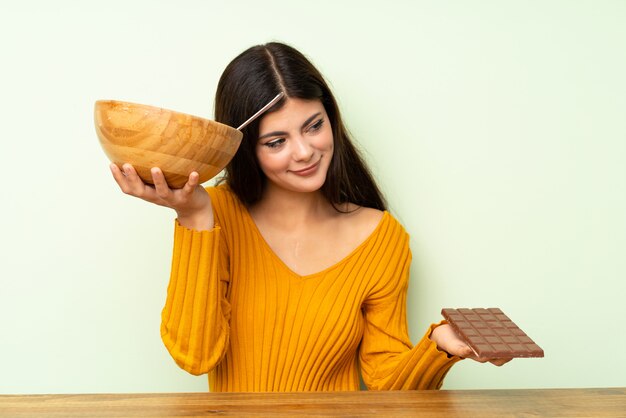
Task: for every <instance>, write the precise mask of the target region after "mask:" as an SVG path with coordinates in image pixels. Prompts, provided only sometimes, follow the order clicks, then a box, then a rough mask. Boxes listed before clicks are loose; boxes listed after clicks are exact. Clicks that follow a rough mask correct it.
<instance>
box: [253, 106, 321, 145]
mask: <svg viewBox="0 0 626 418" xmlns="http://www.w3.org/2000/svg"><path fill="white" fill-rule="evenodd" d="M321 114H322V112H317V113H316V114H314V115H312V116H311V117H309V118H308V119H307V120H305V121H304V123H303V124H302V128H304V127H306V126H307V125H308V124H309V123H311V122H313V120H314V119H315V118H316V117H318V116H319V115H321ZM280 135H287V132H285V131H273V132H268V133H266V134H263V135H261V136H260V137H259V139H263V138H267V137H270V136H280Z"/></svg>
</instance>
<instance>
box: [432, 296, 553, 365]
mask: <svg viewBox="0 0 626 418" xmlns="http://www.w3.org/2000/svg"><path fill="white" fill-rule="evenodd" d="M441 314H442V315H443V317H444V318H445V319H446V320H447V321H448V323H449V324H450V325H452V328H454V330H455V331H456V332H457V333H458V335H459V337H461V338H462V339H463V340H465V342H466V343H467V344H468V345H469V346H470V347H471V348H472V350H474V352H475V353H476V355H477V356H478V357H482V358H517V357H543V350H542V349H541V347H539V346H538V345H537V344H535V342H534V341H533V340H532V339H530V337H529V336H528V335H526V333H525V332H524V331H522V330H521V329H520V328H519V327H518V326H517V325H515V323H513V321H511V320H510V319H509V317H508V316H506V315H505V314H504V312H502V311H501V310H500V309H498V308H489V309H484V308H474V309H468V308H460V309H451V308H444V309H442V310H441Z"/></svg>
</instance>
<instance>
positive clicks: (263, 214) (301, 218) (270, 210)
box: [250, 185, 336, 228]
mask: <svg viewBox="0 0 626 418" xmlns="http://www.w3.org/2000/svg"><path fill="white" fill-rule="evenodd" d="M335 212H336V211H335V209H334V208H333V206H332V205H331V204H330V203H329V202H328V200H327V199H326V198H325V197H324V195H323V194H322V193H321V191H319V190H318V191H316V192H312V193H299V192H292V191H290V190H285V189H281V188H278V187H272V186H271V185H268V187H267V188H266V190H265V191H264V193H263V197H262V198H261V200H260V201H259V202H257V203H256V204H255V205H254V206H252V207H251V208H250V213H251V214H252V217H253V218H254V219H255V220H262V221H263V222H269V223H271V224H273V225H275V226H281V227H285V228H295V227H298V226H302V225H310V224H311V223H315V222H316V221H323V220H326V219H328V218H329V217H331V216H333V215H334V214H335Z"/></svg>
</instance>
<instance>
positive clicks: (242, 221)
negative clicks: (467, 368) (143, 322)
mask: <svg viewBox="0 0 626 418" xmlns="http://www.w3.org/2000/svg"><path fill="white" fill-rule="evenodd" d="M207 191H208V192H209V194H210V196H211V200H212V203H213V210H214V213H215V222H216V225H215V228H214V229H212V230H211V231H194V230H190V229H187V228H184V227H182V226H181V225H180V224H179V223H178V222H176V223H175V234H174V254H173V257H172V272H171V278H170V284H169V286H168V291H167V300H166V303H165V308H164V309H163V314H162V324H161V335H162V338H163V342H164V343H165V346H166V347H167V349H168V350H169V352H170V354H171V355H172V357H173V358H174V360H175V361H176V363H177V364H178V365H179V366H180V367H182V368H183V369H184V370H187V371H188V372H190V373H192V374H196V375H198V374H203V373H209V386H210V389H211V390H212V391H315V390H358V389H359V386H360V385H359V368H360V370H361V374H362V376H363V381H364V382H365V383H366V385H367V386H368V387H369V388H370V389H381V390H391V389H437V388H439V387H440V386H441V384H442V382H443V378H444V376H445V374H446V373H447V371H448V370H449V369H450V367H452V365H453V364H454V363H455V362H457V361H458V360H459V358H458V357H452V358H448V356H447V354H446V353H444V352H442V351H439V350H438V349H437V347H436V345H435V343H434V342H432V341H431V340H430V339H429V338H428V335H430V332H431V330H432V328H433V326H434V325H433V326H431V328H430V329H429V330H428V331H427V333H426V335H425V336H424V337H423V338H422V340H421V341H420V342H419V343H418V344H417V345H415V346H412V345H411V342H410V341H409V338H408V332H407V323H406V291H407V286H408V276H409V265H410V262H411V252H410V250H409V237H408V234H407V233H406V232H405V230H404V228H403V227H402V226H401V225H400V223H398V222H397V221H396V220H395V219H394V218H393V217H392V216H391V215H390V214H389V212H385V213H384V215H383V218H382V219H381V221H380V223H379V225H378V226H377V227H376V229H375V230H374V232H373V233H372V234H371V235H370V236H369V237H368V238H367V239H366V240H365V241H364V242H363V243H362V244H361V245H359V246H358V247H357V248H356V249H355V250H354V251H352V253H350V254H349V255H348V256H347V257H345V258H344V259H343V260H341V261H340V262H338V263H337V264H335V265H333V266H331V267H329V268H327V269H325V270H323V271H321V272H319V273H316V274H311V275H307V276H300V275H298V274H296V273H294V272H293V271H291V270H290V269H289V268H288V267H287V266H286V265H285V264H284V263H283V262H282V261H281V260H280V259H279V258H278V256H277V255H276V254H275V253H274V252H273V251H272V250H271V249H270V247H269V245H268V244H267V243H266V242H265V241H264V239H263V237H262V236H261V234H260V232H259V230H258V229H257V227H256V225H255V224H254V221H253V220H252V218H251V216H250V214H249V213H248V211H247V209H246V207H245V206H244V205H243V204H242V203H241V202H240V201H239V200H238V199H237V197H236V196H235V195H234V194H233V193H232V192H230V190H229V189H228V188H227V187H226V186H219V187H215V188H213V187H210V188H207Z"/></svg>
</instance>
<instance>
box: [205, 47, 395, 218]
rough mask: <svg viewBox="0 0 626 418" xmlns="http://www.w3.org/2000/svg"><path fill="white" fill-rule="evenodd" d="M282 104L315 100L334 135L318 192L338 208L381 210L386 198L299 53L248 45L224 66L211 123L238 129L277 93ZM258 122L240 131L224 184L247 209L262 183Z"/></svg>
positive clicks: (318, 77) (327, 90) (311, 68)
mask: <svg viewBox="0 0 626 418" xmlns="http://www.w3.org/2000/svg"><path fill="white" fill-rule="evenodd" d="M280 92H283V93H284V97H283V98H282V99H281V100H280V101H279V102H278V103H276V104H275V105H274V106H273V107H272V108H271V109H270V110H269V111H270V112H271V111H276V110H278V109H280V108H281V107H282V106H283V105H284V104H285V100H287V99H289V98H298V99H304V100H315V99H318V100H320V101H321V102H322V104H323V105H324V108H325V110H326V113H327V114H328V119H329V121H330V125H331V127H332V131H333V138H334V152H333V156H332V159H331V163H330V167H329V170H328V175H327V176H326V182H325V183H324V185H323V186H322V188H321V192H322V194H323V195H324V196H325V197H326V198H327V199H328V201H329V202H330V203H331V204H332V205H333V206H334V207H335V208H337V206H338V205H340V204H342V203H354V204H356V205H359V206H365V207H370V208H375V209H379V210H385V209H386V203H385V199H384V197H383V195H382V193H381V192H380V189H379V188H378V186H377V185H376V182H375V181H374V178H373V176H372V174H371V172H370V170H369V169H368V167H367V165H366V164H365V162H364V160H363V158H362V157H361V155H360V154H359V152H358V150H357V149H356V147H355V146H354V144H353V143H352V141H351V139H350V137H349V135H348V131H347V129H346V127H345V126H344V124H343V121H342V120H341V114H340V113H339V107H338V106H337V102H336V100H335V98H334V96H333V94H332V92H331V91H330V88H329V87H328V85H327V84H326V81H324V78H323V77H322V75H321V74H320V72H319V71H318V70H317V69H316V68H315V67H314V66H313V64H311V62H310V61H309V60H308V59H307V58H306V57H305V56H304V55H302V53H300V52H299V51H297V50H296V49H294V48H292V47H290V46H288V45H285V44H282V43H277V42H271V43H268V44H265V45H257V46H253V47H251V48H249V49H247V50H246V51H244V52H243V53H241V54H240V55H239V56H237V57H236V58H235V59H234V60H233V61H231V62H230V64H228V66H227V67H226V69H225V70H224V72H223V74H222V76H221V78H220V80H219V83H218V86H217V92H216V95H215V120H216V121H218V122H221V123H224V124H226V125H230V126H239V125H240V124H241V123H243V122H244V121H245V120H246V119H247V118H249V117H250V116H251V115H252V114H254V113H255V112H256V111H257V110H259V109H260V108H261V107H263V106H264V105H265V104H266V103H268V102H269V101H270V100H272V99H273V98H274V97H275V96H276V95H277V94H278V93H280ZM259 121H260V120H259V119H257V120H255V121H254V122H252V123H251V124H249V125H248V126H246V127H245V128H243V129H242V132H243V140H242V143H241V145H240V147H239V149H238V150H237V153H236V154H235V156H234V157H233V159H232V160H231V161H230V163H229V164H228V165H227V167H226V171H225V176H224V178H223V181H225V182H226V184H228V186H229V187H230V189H231V190H232V191H233V192H234V193H235V194H236V195H237V196H238V197H239V199H240V200H241V201H242V202H243V203H244V204H246V205H248V206H250V205H252V204H254V203H255V202H257V201H258V200H259V199H261V197H262V195H263V190H264V188H265V184H266V182H267V178H266V177H265V174H264V173H263V171H262V170H261V168H260V166H259V163H258V161H257V157H256V152H255V149H256V144H257V138H258V137H259Z"/></svg>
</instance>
